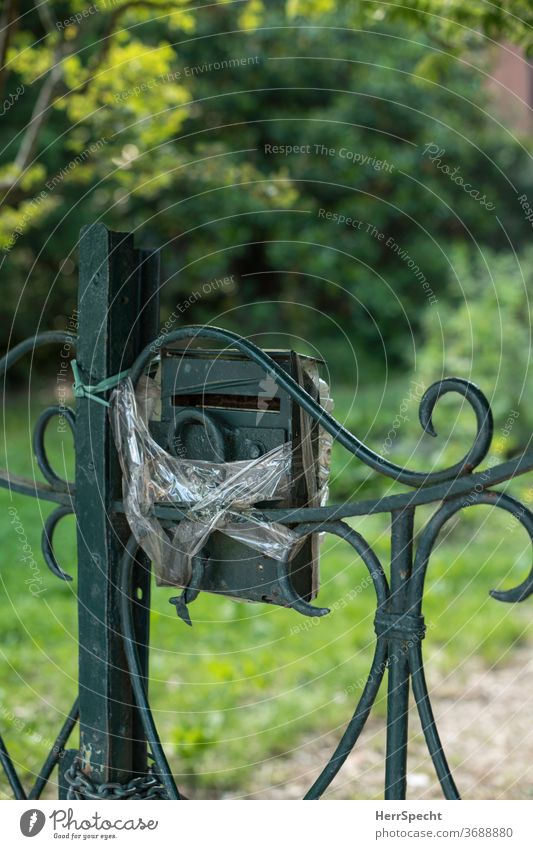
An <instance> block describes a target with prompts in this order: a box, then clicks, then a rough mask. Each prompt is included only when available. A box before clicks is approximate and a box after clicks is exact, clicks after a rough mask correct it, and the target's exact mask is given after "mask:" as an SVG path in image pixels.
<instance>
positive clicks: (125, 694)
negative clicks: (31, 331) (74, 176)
mask: <svg viewBox="0 0 533 849" xmlns="http://www.w3.org/2000/svg"><path fill="white" fill-rule="evenodd" d="M157 291H158V257H157V254H150V253H148V252H141V251H136V250H135V249H134V247H133V238H132V236H131V235H129V234H124V233H113V232H110V231H108V230H107V228H106V227H104V226H103V225H101V224H96V225H92V226H89V227H86V228H84V229H83V230H82V233H81V236H80V283H79V331H78V350H77V361H78V367H79V371H80V375H81V380H82V382H83V383H85V384H94V383H98V382H99V381H101V380H103V379H105V378H107V377H110V376H111V375H115V374H117V373H118V372H119V371H122V370H124V369H126V368H128V367H129V366H130V365H131V364H132V362H133V360H134V359H135V357H136V355H137V354H138V353H139V350H140V349H141V347H142V346H143V345H144V344H145V343H146V340H147V338H154V337H155V336H156V335H157V330H158V318H159V317H158V303H157ZM120 498H121V474H120V468H119V463H118V458H117V455H116V452H115V448H114V445H113V442H112V436H111V432H110V427H109V420H108V409H107V407H105V406H102V405H101V404H98V403H95V402H94V401H91V400H88V399H87V398H84V397H82V398H78V399H77V407H76V515H77V534H78V575H79V579H78V610H79V691H80V752H79V757H80V764H81V768H82V770H83V772H84V774H85V775H86V776H87V778H89V779H90V780H91V781H93V782H94V783H96V784H101V783H104V782H115V781H118V782H125V781H128V780H129V779H130V778H131V777H132V776H134V775H136V774H139V773H142V772H144V771H145V770H146V744H145V742H144V735H143V734H142V732H141V727H140V724H139V722H138V718H137V716H136V713H137V712H136V709H135V705H134V702H133V697H132V691H131V685H130V680H129V675H128V672H127V665H126V661H125V656H124V651H123V646H122V642H121V640H120V637H119V636H118V635H119V633H120V628H119V603H120V598H119V588H118V580H117V579H118V568H119V563H120V560H121V557H122V553H123V549H124V546H125V544H126V542H127V539H128V537H129V534H130V531H129V528H128V525H127V522H126V519H125V517H124V514H121V513H117V512H114V510H113V508H112V504H113V501H114V500H116V499H120ZM147 566H148V564H147V562H146V560H144V561H143V560H139V562H138V564H137V565H136V569H135V576H134V581H135V584H134V591H135V596H136V599H137V601H136V604H135V624H136V631H137V639H138V642H139V647H140V654H141V658H142V661H143V666H144V669H143V674H144V675H147V644H148V615H149V580H150V575H149V569H148V568H147Z"/></svg>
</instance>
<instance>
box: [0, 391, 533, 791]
mask: <svg viewBox="0 0 533 849" xmlns="http://www.w3.org/2000/svg"><path fill="white" fill-rule="evenodd" d="M389 388H390V392H389V393H388V395H387V399H386V400H383V401H381V398H380V397H378V396H377V393H376V391H375V390H374V389H373V388H369V389H367V390H365V391H364V392H363V391H359V392H358V394H357V398H356V400H355V403H353V398H352V395H351V393H350V392H348V390H341V391H340V392H338V393H335V395H336V399H337V415H338V416H339V417H340V418H341V419H342V420H344V421H346V422H347V423H348V424H349V425H350V426H351V427H353V428H354V429H355V430H356V432H357V433H358V434H360V435H361V436H362V438H365V439H366V440H367V441H368V442H370V443H371V444H372V445H374V446H375V447H376V448H377V449H378V450H379V449H380V446H381V444H382V443H383V439H384V438H385V436H386V434H387V433H388V432H389V430H390V426H389V425H388V424H387V423H388V422H391V421H393V420H394V416H395V415H396V412H397V410H398V409H399V405H400V404H401V402H402V398H403V397H404V395H405V388H404V386H402V384H401V383H400V382H398V383H393V384H391V385H390V387H389ZM38 406H39V399H38V400H37V403H36V406H35V409H32V410H31V418H29V411H28V410H27V409H26V407H25V405H24V404H23V403H22V402H21V401H20V400H18V399H17V398H15V399H14V401H13V403H11V405H10V409H9V413H8V415H7V421H6V441H5V444H6V445H7V463H8V465H9V469H10V470H11V472H12V473H15V472H16V473H18V474H26V475H30V476H32V475H33V474H35V475H36V476H37V475H38V474H39V473H38V470H37V469H36V467H35V465H34V464H32V460H31V456H30V436H29V433H28V422H29V421H35V418H36V415H37V413H38ZM377 408H379V422H378V421H376V422H374V421H373V416H372V418H371V414H372V412H373V411H374V410H375V409H377ZM415 411H416V407H415V406H413V413H412V416H410V418H412V419H413V421H412V422H408V423H406V426H405V430H402V431H401V432H398V433H397V434H395V437H394V439H395V445H394V446H393V449H392V450H391V457H394V459H398V458H399V459H401V460H405V459H408V457H409V455H410V453H411V449H412V447H413V445H414V444H415V443H416V439H417V438H418V433H417V431H416V425H415V424H414V421H415ZM50 430H51V434H50V440H49V443H50V444H49V452H50V454H51V456H52V457H53V458H54V462H55V464H56V467H57V468H58V469H60V468H65V469H66V470H69V471H70V473H71V469H69V467H71V465H72V458H71V456H67V455H68V452H69V450H70V449H69V448H68V443H67V441H65V442H64V443H62V442H60V441H59V437H58V435H57V434H54V433H53V430H54V429H53V425H52V427H51V428H50ZM422 449H423V446H421V450H422ZM424 450H425V449H424ZM427 456H428V457H429V454H428V455H427ZM411 464H412V465H414V461H412V462H411ZM3 465H5V462H4V463H3ZM370 477H372V478H373V480H374V482H373V483H372V482H371V481H370ZM388 486H389V484H388V483H387V482H383V483H376V482H375V477H374V476H369V475H368V474H367V472H366V471H365V470H364V467H362V465H361V464H360V463H359V462H358V461H357V460H355V459H353V458H349V457H348V456H347V455H346V452H343V451H342V450H341V451H339V452H338V453H337V450H336V453H335V457H334V480H333V490H334V493H333V494H334V496H336V497H337V498H346V497H349V498H351V499H352V498H359V497H363V496H364V497H368V495H369V494H371V493H372V494H377V492H379V491H384V487H387V488H388ZM396 488H397V487H396ZM10 508H14V509H15V510H16V511H17V514H16V515H17V517H18V520H19V521H20V525H19V529H20V527H22V528H23V531H24V534H25V537H26V538H27V544H28V545H29V546H30V547H31V551H32V554H33V557H34V559H35V562H36V564H37V567H38V569H39V574H38V575H36V574H32V573H31V571H30V569H29V567H28V565H27V563H25V562H24V561H23V560H22V559H21V558H22V556H23V554H24V551H23V549H22V544H23V542H24V540H22V541H21V536H20V530H19V534H17V533H16V531H15V526H14V523H13V521H12V519H13V513H9V512H8V510H9V509H10ZM51 509H53V508H51V507H50V505H47V504H45V503H40V504H39V503H37V502H35V501H34V500H32V499H26V498H23V497H19V496H13V497H11V495H10V493H9V492H8V491H7V490H2V491H0V545H1V548H2V552H3V567H2V569H1V570H0V623H1V627H2V646H1V660H2V663H1V664H0V728H1V731H2V734H4V736H5V739H6V741H7V744H8V747H9V749H10V751H11V753H12V755H13V758H14V760H15V761H16V763H17V765H18V766H19V769H20V772H21V774H22V777H23V778H25V780H26V782H28V781H29V778H30V774H31V773H34V772H35V771H36V769H38V766H39V764H40V763H42V761H43V760H44V758H45V756H46V753H47V750H48V748H49V746H50V745H51V743H52V740H53V738H54V736H55V734H56V732H57V730H58V728H59V725H60V723H61V721H62V719H63V716H64V714H65V712H66V711H67V710H68V708H69V707H70V704H71V702H72V701H73V699H74V696H75V693H76V678H77V651H78V649H77V635H76V628H77V613H76V580H75V575H76V568H75V527H74V520H73V519H71V518H68V519H66V520H63V522H62V524H61V525H60V526H59V528H58V531H57V548H58V551H59V555H60V560H61V563H62V565H63V566H64V568H65V569H66V570H67V571H69V572H71V573H72V574H73V575H74V581H73V582H72V583H62V582H60V581H59V580H57V578H55V577H54V576H53V575H52V574H51V573H49V572H48V571H47V570H46V567H45V565H44V563H43V561H42V557H41V554H40V533H41V527H42V521H43V519H44V518H45V517H46V515H47V514H48V513H49V512H50V511H51ZM431 512H432V510H431V508H421V509H420V510H419V511H418V513H419V516H418V525H419V526H420V525H421V524H423V522H424V521H426V520H427V518H428V517H429V515H430V514H431ZM468 513H471V515H467V516H465V518H463V519H462V520H461V521H460V522H455V523H454V526H453V533H449V534H447V535H445V537H444V539H443V541H442V543H441V544H440V545H439V547H438V548H437V549H436V551H435V552H434V555H433V557H432V560H431V563H430V568H429V574H428V583H427V596H426V602H425V608H424V612H425V616H426V621H427V624H428V629H429V630H428V636H427V640H426V644H425V656H426V659H427V664H428V668H429V670H430V680H431V669H432V668H435V667H438V668H439V669H441V670H446V671H448V672H450V673H451V674H455V673H454V670H456V671H460V670H461V667H462V665H463V664H464V663H465V662H467V661H468V659H469V658H470V657H471V656H474V655H477V656H481V658H482V659H483V660H484V661H486V662H487V663H496V662H500V661H501V662H505V655H506V653H507V652H508V650H509V648H510V647H511V648H512V647H513V646H514V645H515V644H516V643H517V642H519V641H525V640H527V639H529V638H530V637H531V626H530V618H531V617H530V615H529V605H528V604H527V603H526V604H525V605H522V606H519V605H504V604H500V603H497V602H495V601H493V600H491V599H489V597H488V590H489V589H490V588H491V587H494V586H503V587H508V586H512V585H514V584H516V583H518V582H519V581H520V580H522V578H523V576H524V575H525V574H526V572H527V571H528V569H529V566H530V549H529V543H528V541H527V540H526V539H525V535H524V534H523V533H522V532H519V531H516V532H511V530H510V525H509V520H508V517H507V516H506V515H504V514H502V515H498V511H493V512H490V511H489V509H488V508H484V507H483V508H477V509H476V511H468ZM489 517H490V519H489ZM353 526H354V527H356V528H357V529H358V530H359V531H361V532H362V533H363V534H364V535H365V536H366V537H367V539H368V540H369V542H370V543H371V544H373V546H374V548H375V550H376V552H377V554H378V556H379V557H380V558H381V559H382V562H383V564H384V566H385V568H386V569H387V564H388V551H389V543H388V526H387V517H380V516H377V517H366V518H362V519H357V520H354V521H353ZM27 553H28V552H27V550H26V554H27ZM34 568H35V567H34ZM365 577H366V572H365V568H364V566H363V565H362V563H361V562H360V561H359V560H358V558H357V556H356V555H355V553H354V552H353V551H352V549H350V547H349V546H348V545H347V544H346V543H344V542H342V541H341V540H338V539H337V538H333V537H329V538H327V539H326V541H325V542H324V544H323V548H322V558H321V580H322V589H321V592H320V596H319V601H320V604H321V605H326V606H330V607H332V613H331V614H330V616H328V617H325V618H324V619H321V620H305V619H302V618H300V617H298V615H297V614H295V613H293V612H291V611H287V610H283V609H281V608H276V607H267V606H265V607H263V606H258V605H243V604H238V603H235V602H233V601H230V600H226V599H220V598H213V597H210V596H207V595H203V596H200V598H199V599H198V601H196V602H195V603H194V605H193V606H192V607H191V614H192V618H193V622H194V627H193V628H192V629H190V628H187V627H186V626H185V625H184V624H183V623H181V622H180V621H179V620H178V619H177V617H176V615H175V611H174V608H173V607H171V605H169V604H168V599H169V598H170V596H172V595H174V594H175V591H172V590H171V589H168V588H165V589H162V588H154V591H153V614H152V653H151V659H150V664H151V683H150V690H151V699H152V704H153V708H154V712H155V717H156V721H157V723H158V726H159V729H160V734H161V737H162V740H163V742H164V744H165V749H166V751H167V754H168V756H169V758H170V760H171V763H172V765H173V768H174V769H175V771H176V775H177V776H178V778H181V779H182V784H183V786H184V787H185V789H186V791H188V792H191V793H193V794H194V793H195V792H196V793H198V794H206V795H212V796H213V795H219V794H224V793H238V792H244V790H245V787H246V782H247V780H249V779H250V775H251V772H252V771H253V769H254V765H256V764H259V763H262V762H264V761H265V760H268V759H270V758H272V759H274V758H276V757H282V756H284V755H285V756H287V754H288V753H289V752H290V751H291V750H293V749H295V748H297V747H298V746H299V745H300V744H301V743H302V741H303V740H305V739H306V738H307V737H309V736H310V735H315V736H318V735H321V734H325V733H327V732H329V731H332V730H335V729H339V731H340V728H341V727H342V725H343V724H345V723H346V722H347V721H348V719H349V717H350V715H351V712H352V710H353V705H354V703H355V700H356V697H357V695H358V693H359V692H360V689H361V680H360V679H361V677H362V676H364V673H365V671H366V670H367V669H368V667H369V664H370V661H371V657H372V652H373V643H374V637H373V626H372V619H373V613H374V598H373V590H372V588H371V587H370V586H368V587H367V586H366V582H365V581H364V580H363V579H364V578H365ZM32 578H33V579H35V578H37V579H38V580H39V581H40V582H41V583H40V584H39V586H40V587H41V588H42V592H40V594H39V595H38V596H35V595H32V593H31V592H30V591H29V586H30V584H28V583H26V582H27V581H28V580H30V579H32ZM361 582H363V583H361ZM33 586H34V587H35V584H33ZM376 708H377V710H378V711H381V712H382V713H383V711H384V700H383V698H380V700H379V701H378V704H377V706H376ZM73 741H74V742H73V744H72V745H75V744H76V732H75V736H74V737H73ZM0 795H1V796H2V797H3V798H6V797H8V795H9V792H8V788H7V784H6V782H5V781H2V782H1V783H0Z"/></svg>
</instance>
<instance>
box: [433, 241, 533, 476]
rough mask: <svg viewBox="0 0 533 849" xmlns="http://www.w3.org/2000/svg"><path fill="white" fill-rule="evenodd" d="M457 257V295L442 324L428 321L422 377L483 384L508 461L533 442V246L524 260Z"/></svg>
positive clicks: (496, 451)
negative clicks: (459, 378) (451, 376)
mask: <svg viewBox="0 0 533 849" xmlns="http://www.w3.org/2000/svg"><path fill="white" fill-rule="evenodd" d="M451 261H452V262H453V267H454V273H455V275H456V277H457V281H458V286H457V294H456V295H454V297H453V298H450V299H449V301H448V302H447V303H445V304H441V305H440V309H439V321H438V322H436V321H429V320H427V319H426V326H425V328H424V330H425V334H424V335H425V343H424V345H423V346H422V347H421V348H420V349H419V351H418V357H419V369H418V372H417V374H418V377H419V379H420V380H421V381H422V382H424V381H425V382H428V383H429V382H432V381H433V380H438V379H439V377H441V376H442V375H449V374H460V375H462V376H463V377H467V378H470V379H471V380H474V381H475V382H476V383H478V384H479V385H480V386H481V387H482V388H483V391H484V392H485V394H486V395H487V397H488V398H489V400H490V402H491V406H492V409H493V413H494V418H495V439H494V442H493V457H494V459H498V458H499V459H500V461H502V460H504V459H507V458H509V457H511V456H513V455H515V454H517V453H519V452H520V451H524V450H525V449H526V448H528V447H530V441H531V434H532V433H533V408H532V405H531V398H532V397H533V371H532V369H531V345H532V339H531V328H532V319H533V309H532V307H531V303H530V298H531V292H532V291H533V249H531V248H529V249H528V250H527V251H524V253H523V256H522V257H521V259H520V261H518V259H517V258H516V257H514V256H512V255H508V254H501V255H498V254H496V253H494V252H491V251H486V250H485V251H484V252H483V253H482V254H478V255H477V256H476V255H474V256H472V255H471V254H470V253H466V252H465V251H464V250H463V251H456V252H455V254H454V255H453V256H452V257H451ZM456 430H457V429H456ZM458 430H459V432H456V433H455V436H456V437H457V439H458V440H459V441H461V436H462V435H463V433H464V431H463V428H462V427H459V429H458Z"/></svg>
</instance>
